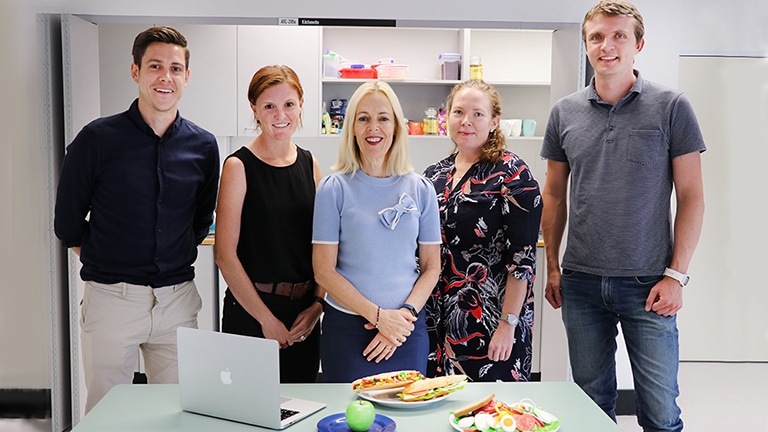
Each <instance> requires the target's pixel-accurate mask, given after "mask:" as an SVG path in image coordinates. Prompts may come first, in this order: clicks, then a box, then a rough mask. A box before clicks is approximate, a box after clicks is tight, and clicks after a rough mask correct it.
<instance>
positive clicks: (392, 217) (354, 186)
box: [312, 170, 440, 309]
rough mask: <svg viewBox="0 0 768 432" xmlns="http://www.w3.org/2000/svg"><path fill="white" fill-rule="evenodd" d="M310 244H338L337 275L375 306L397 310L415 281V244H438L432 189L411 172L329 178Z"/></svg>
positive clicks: (319, 199) (319, 200)
mask: <svg viewBox="0 0 768 432" xmlns="http://www.w3.org/2000/svg"><path fill="white" fill-rule="evenodd" d="M312 242H313V243H317V244H338V247H339V249H338V260H337V271H338V272H339V273H340V274H341V275H342V276H344V277H345V278H346V279H347V280H348V281H349V282H350V283H352V285H354V286H355V288H357V289H358V291H360V292H361V293H362V294H363V295H364V296H365V297H366V298H367V299H369V300H371V301H372V302H374V303H375V304H377V305H379V306H381V307H382V308H387V309H392V308H398V307H400V305H402V304H403V302H404V301H405V299H406V298H407V297H408V295H409V294H410V292H411V290H412V289H413V284H414V283H415V282H416V279H417V278H418V277H419V272H418V266H417V262H416V256H417V248H418V245H419V244H440V222H439V217H438V211H437V198H436V196H435V190H434V187H433V186H432V185H431V184H430V183H429V181H428V180H427V179H426V178H424V177H422V176H420V175H418V174H416V173H413V172H411V173H408V174H405V175H401V176H391V177H387V178H376V177H371V176H369V175H367V174H365V173H364V172H362V171H359V170H358V171H357V172H355V173H354V174H338V173H336V174H331V175H329V176H327V177H325V178H324V179H323V180H322V181H321V182H320V187H319V188H318V191H317V199H316V201H315V218H314V225H313V237H312ZM329 297H330V296H329ZM329 302H330V303H331V304H332V305H333V306H334V307H337V308H339V309H341V308H340V307H339V306H338V305H337V304H335V302H333V298H332V297H330V299H329Z"/></svg>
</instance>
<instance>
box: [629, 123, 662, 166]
mask: <svg viewBox="0 0 768 432" xmlns="http://www.w3.org/2000/svg"><path fill="white" fill-rule="evenodd" d="M668 152H669V148H668V145H667V142H666V140H665V139H664V134H663V133H662V132H661V131H660V130H658V129H656V130H637V129H634V130H631V131H630V132H629V146H628V147H627V160H628V161H629V162H634V163H636V164H640V165H650V164H653V163H655V162H658V161H660V160H665V159H666V157H667V153H668Z"/></svg>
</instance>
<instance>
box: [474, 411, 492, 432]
mask: <svg viewBox="0 0 768 432" xmlns="http://www.w3.org/2000/svg"><path fill="white" fill-rule="evenodd" d="M492 426H493V416H492V415H490V414H488V413H478V414H476V415H475V427H476V428H477V430H480V431H487V430H488V429H490V428H491V427H492Z"/></svg>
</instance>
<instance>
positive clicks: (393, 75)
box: [376, 64, 408, 80]
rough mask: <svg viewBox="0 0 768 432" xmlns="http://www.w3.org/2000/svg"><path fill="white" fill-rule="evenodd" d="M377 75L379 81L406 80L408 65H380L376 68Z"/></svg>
mask: <svg viewBox="0 0 768 432" xmlns="http://www.w3.org/2000/svg"><path fill="white" fill-rule="evenodd" d="M376 75H377V77H378V78H379V79H388V80H404V79H405V78H406V77H407V76H408V65H403V64H379V65H377V66H376Z"/></svg>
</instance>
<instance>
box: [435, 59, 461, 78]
mask: <svg viewBox="0 0 768 432" xmlns="http://www.w3.org/2000/svg"><path fill="white" fill-rule="evenodd" d="M437 58H438V59H439V60H440V79H443V80H457V79H459V70H460V64H461V54H458V53H442V54H439V55H438V56H437Z"/></svg>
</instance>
